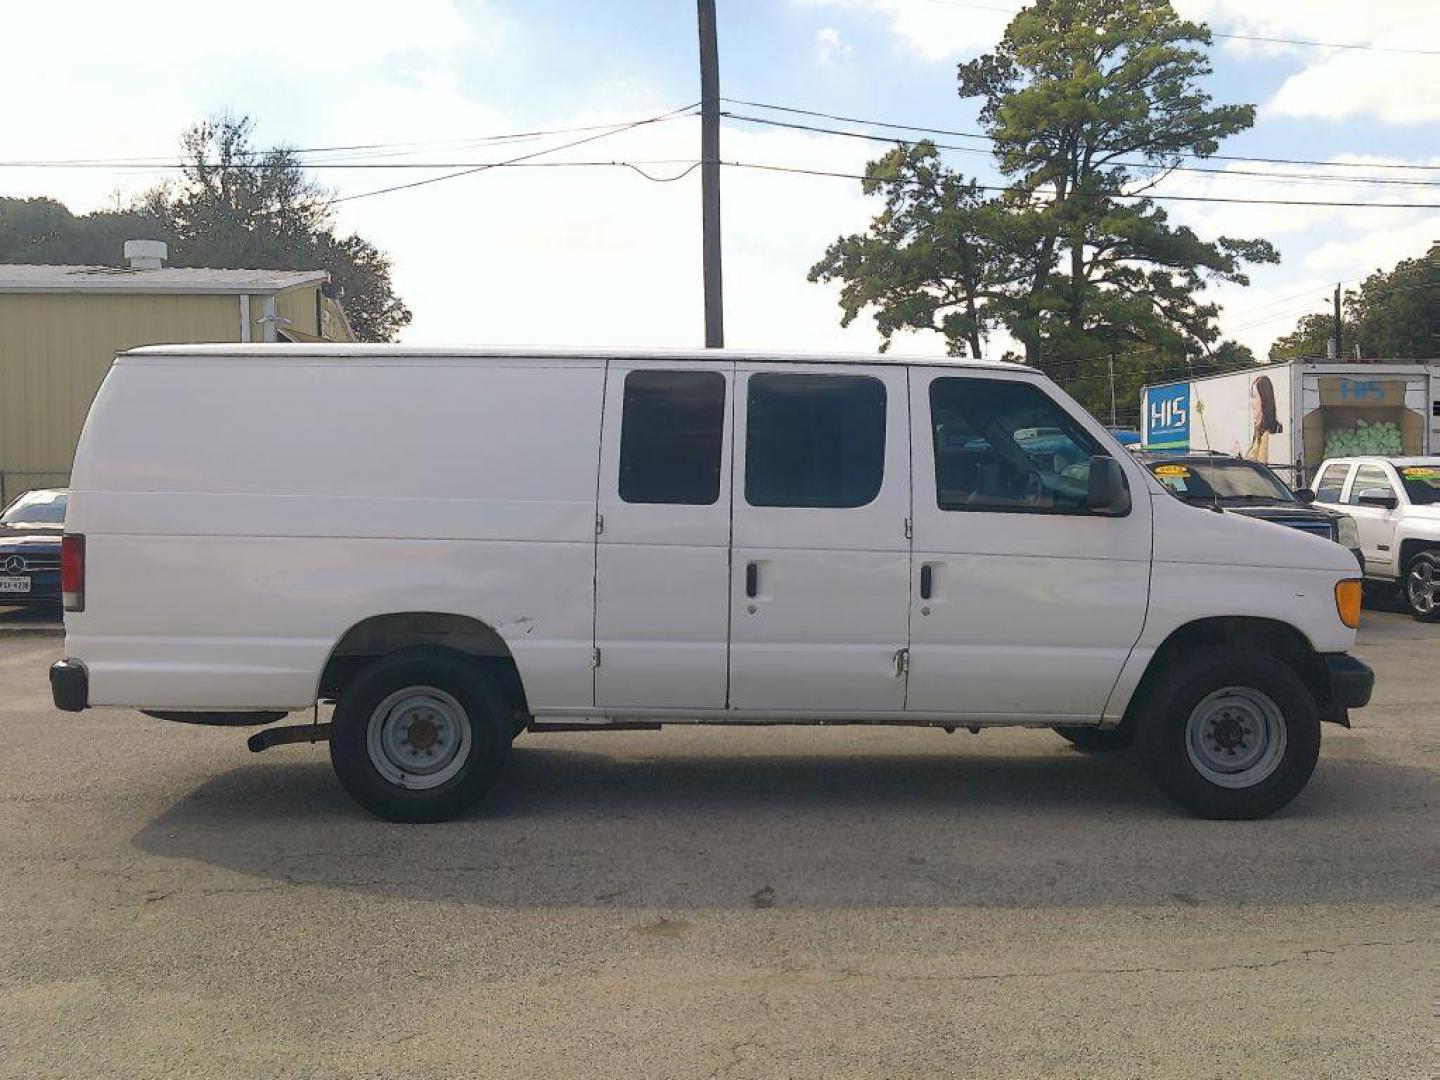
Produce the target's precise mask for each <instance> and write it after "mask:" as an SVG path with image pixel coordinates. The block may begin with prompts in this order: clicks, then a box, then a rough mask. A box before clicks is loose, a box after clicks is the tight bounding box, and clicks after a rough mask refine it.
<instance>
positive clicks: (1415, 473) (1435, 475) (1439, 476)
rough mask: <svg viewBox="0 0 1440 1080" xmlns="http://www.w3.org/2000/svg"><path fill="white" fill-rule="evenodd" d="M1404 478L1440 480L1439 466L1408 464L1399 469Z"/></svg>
mask: <svg viewBox="0 0 1440 1080" xmlns="http://www.w3.org/2000/svg"><path fill="white" fill-rule="evenodd" d="M1400 475H1402V476H1404V477H1405V479H1406V480H1440V466H1435V465H1410V466H1407V467H1406V468H1403V469H1401V470H1400Z"/></svg>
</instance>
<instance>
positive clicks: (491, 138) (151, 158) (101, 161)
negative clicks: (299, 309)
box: [0, 105, 695, 169]
mask: <svg viewBox="0 0 1440 1080" xmlns="http://www.w3.org/2000/svg"><path fill="white" fill-rule="evenodd" d="M694 107H695V106H693V105H691V106H687V108H685V109H677V110H675V111H674V112H673V113H667V114H665V116H664V119H679V118H680V117H682V116H684V115H686V114H687V113H688V110H689V109H693V108H694ZM689 115H694V114H693V113H689ZM652 119H653V118H645V119H643V120H642V121H637V122H644V123H648V122H651V121H652ZM631 122H632V121H628V120H617V121H615V122H613V123H609V124H582V125H577V126H574V127H560V128H539V129H536V130H534V131H514V132H506V133H503V134H499V135H471V136H466V137H465V138H459V139H424V140H417V141H413V142H377V143H348V144H343V145H336V146H277V147H273V148H271V149H265V150H260V149H256V150H251V151H249V155H250V156H259V155H262V154H269V153H273V152H274V151H276V150H279V151H283V152H286V153H290V154H321V153H338V152H342V151H381V150H393V151H397V156H400V155H402V154H404V153H410V152H412V150H411V148H415V147H431V146H481V145H484V144H487V143H497V142H498V143H504V142H521V141H526V140H531V139H538V138H545V137H547V136H550V135H573V134H576V133H577V132H582V131H604V130H609V129H611V128H615V127H617V126H623V125H625V124H629V123H631ZM189 164H190V163H189V162H186V161H182V160H180V159H177V158H169V157H164V156H162V155H155V154H150V155H145V156H140V157H112V158H52V159H43V160H38V159H37V160H33V161H25V160H21V161H0V168H24V169H45V168H57V169H58V168H98V169H103V168H132V167H133V168H137V169H142V168H143V169H172V168H176V169H183V168H187V167H188V166H189ZM212 164H214V167H216V168H218V167H219V165H218V163H212ZM299 164H303V165H306V166H307V167H310V168H320V167H322V163H319V162H299ZM228 167H229V168H243V169H263V168H269V166H268V165H266V164H265V163H264V162H231V163H230V165H229V166H228ZM323 167H325V168H335V167H340V166H337V165H336V164H334V163H330V162H326V163H323ZM345 167H350V166H345ZM376 167H379V166H376ZM397 167H402V166H397ZM415 167H416V168H429V167H431V166H428V165H417V166H415ZM436 167H439V168H445V167H447V166H444V165H440V166H436Z"/></svg>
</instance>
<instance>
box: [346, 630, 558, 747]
mask: <svg viewBox="0 0 1440 1080" xmlns="http://www.w3.org/2000/svg"><path fill="white" fill-rule="evenodd" d="M422 646H425V647H430V648H441V649H446V650H449V651H451V652H456V653H460V654H461V655H463V656H466V657H469V658H470V659H472V660H474V661H476V662H478V663H481V664H484V665H485V667H486V668H488V669H489V670H490V671H491V672H492V673H494V675H495V676H496V678H498V679H499V680H500V683H501V685H502V686H503V687H504V688H505V691H506V693H507V695H508V696H509V698H510V701H511V703H512V704H513V707H514V712H515V719H516V730H517V731H519V730H520V729H521V728H523V727H524V726H525V724H526V723H527V722H528V720H529V713H530V709H529V706H528V705H527V704H526V701H525V687H524V684H523V683H522V682H521V680H520V670H519V668H517V667H516V666H515V658H514V657H513V656H512V655H511V653H510V648H509V646H507V645H506V644H505V639H504V638H502V637H501V636H500V635H499V634H498V633H497V632H496V631H495V629H494V627H491V626H488V625H486V624H485V623H483V622H481V621H480V620H479V619H473V618H471V617H469V616H468V615H452V614H447V613H443V612H434V611H407V612H396V613H394V614H390V615H376V616H374V617H372V618H369V619H364V620H362V621H360V622H358V623H356V624H355V625H354V626H352V627H351V628H350V629H349V630H347V631H346V632H345V633H344V635H342V636H341V638H340V640H339V641H338V642H336V644H335V648H334V649H332V650H331V652H330V658H329V659H328V660H327V661H326V662H325V668H324V670H323V671H322V672H321V673H320V685H319V691H318V695H317V696H318V697H319V698H320V699H321V700H322V701H334V700H335V699H336V698H338V697H339V696H340V695H341V694H342V693H344V691H345V688H346V687H347V686H348V685H349V684H350V683H351V682H352V681H353V680H354V678H355V677H356V676H357V675H358V674H359V673H360V672H361V671H363V670H364V669H365V668H366V667H367V666H369V665H370V664H372V663H373V662H374V661H376V660H378V659H380V658H381V657H382V656H388V655H389V654H390V653H394V652H398V651H399V650H401V649H413V648H417V647H422Z"/></svg>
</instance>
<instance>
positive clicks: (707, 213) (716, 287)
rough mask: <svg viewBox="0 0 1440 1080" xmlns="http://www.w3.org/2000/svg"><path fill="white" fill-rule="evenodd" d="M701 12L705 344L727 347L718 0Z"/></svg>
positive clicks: (703, 1)
mask: <svg viewBox="0 0 1440 1080" xmlns="http://www.w3.org/2000/svg"><path fill="white" fill-rule="evenodd" d="M697 3H698V7H699V15H700V203H701V209H700V221H701V234H702V238H703V244H704V255H703V258H704V264H705V347H706V348H707V349H721V348H724V347H725V303H724V290H723V286H722V282H721V275H720V47H719V43H718V42H717V41H716V36H715V0H697Z"/></svg>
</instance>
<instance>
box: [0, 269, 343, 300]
mask: <svg viewBox="0 0 1440 1080" xmlns="http://www.w3.org/2000/svg"><path fill="white" fill-rule="evenodd" d="M329 277H330V275H329V274H327V273H326V272H325V271H324V270H211V269H205V268H202V267H186V266H165V267H161V268H160V269H158V270H134V269H131V268H130V267H126V266H48V265H45V264H27V263H0V293H199V294H211V295H213V294H216V293H220V294H235V295H239V294H241V293H260V294H264V293H277V292H284V291H285V290H286V289H294V288H297V287H299V286H302V285H319V284H323V283H324V282H326V281H328V280H329Z"/></svg>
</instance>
